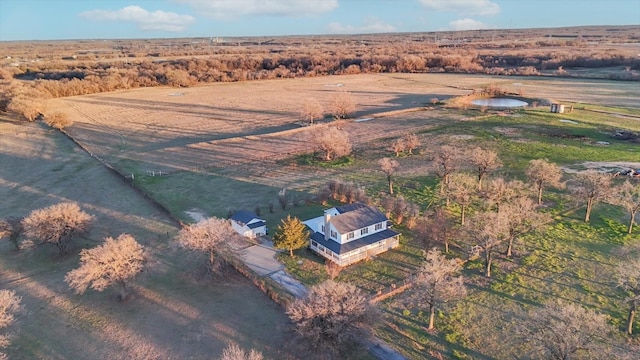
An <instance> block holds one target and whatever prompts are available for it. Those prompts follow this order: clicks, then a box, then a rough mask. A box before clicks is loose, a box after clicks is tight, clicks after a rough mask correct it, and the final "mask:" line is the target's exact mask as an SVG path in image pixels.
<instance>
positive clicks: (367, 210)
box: [329, 204, 388, 234]
mask: <svg viewBox="0 0 640 360" xmlns="http://www.w3.org/2000/svg"><path fill="white" fill-rule="evenodd" d="M350 205H354V204H350ZM336 209H337V208H336ZM387 220H388V219H387V217H386V216H384V214H383V213H382V212H380V210H378V209H377V208H376V207H374V206H365V205H362V206H361V207H359V208H356V209H355V210H351V211H348V212H345V213H342V214H338V215H336V216H333V217H331V219H330V220H329V222H330V223H331V224H332V225H333V226H334V227H335V228H336V230H338V231H339V232H340V234H346V233H348V232H351V231H355V230H358V229H362V228H364V227H367V226H370V225H373V224H377V223H381V222H385V221H387Z"/></svg>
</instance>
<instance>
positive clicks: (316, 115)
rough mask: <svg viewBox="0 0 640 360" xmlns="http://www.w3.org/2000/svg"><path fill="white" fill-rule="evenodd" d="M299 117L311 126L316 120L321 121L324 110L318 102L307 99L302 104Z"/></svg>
mask: <svg viewBox="0 0 640 360" xmlns="http://www.w3.org/2000/svg"><path fill="white" fill-rule="evenodd" d="M301 115H302V118H304V119H305V120H307V121H308V122H309V125H313V124H314V122H315V121H316V120H319V119H322V117H323V116H324V109H323V108H322V105H320V103H319V102H318V100H315V99H309V100H307V101H305V102H304V103H303V104H302V110H301Z"/></svg>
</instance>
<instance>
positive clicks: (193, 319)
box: [0, 118, 309, 359]
mask: <svg viewBox="0 0 640 360" xmlns="http://www.w3.org/2000/svg"><path fill="white" fill-rule="evenodd" d="M0 149H2V151H0V164H1V166H2V168H3V169H7V171H3V172H2V176H1V177H0V198H2V206H0V217H7V216H24V215H26V214H27V213H28V212H29V211H30V210H32V209H34V208H39V207H43V206H46V205H50V204H52V203H57V202H59V201H75V202H78V203H79V204H80V206H81V207H82V208H83V209H84V210H86V211H87V212H89V213H91V214H94V215H96V221H95V226H93V228H92V229H91V231H90V232H89V233H88V234H87V235H86V236H85V237H82V238H79V239H77V240H78V241H76V242H75V244H76V246H75V250H74V251H72V255H68V256H65V257H58V256H57V255H56V251H55V250H54V249H52V248H48V247H38V248H35V249H31V250H24V251H22V252H20V253H16V252H15V250H14V249H13V248H12V246H11V244H10V243H9V242H8V241H2V242H0V288H6V289H12V290H15V291H16V292H17V294H18V295H19V296H21V297H22V299H23V304H24V308H25V310H24V311H23V312H22V313H21V314H20V315H19V316H18V320H17V322H16V324H15V326H13V327H12V330H14V331H15V337H14V339H13V344H12V345H11V346H10V347H9V348H8V349H7V353H8V354H9V356H10V358H11V359H70V358H74V359H131V358H135V359H185V358H189V359H210V358H212V357H216V356H218V355H219V354H220V353H221V352H222V349H224V347H226V345H227V342H228V341H234V342H236V343H239V344H240V345H241V346H242V347H244V348H251V347H254V348H257V349H259V350H260V351H262V352H263V353H264V354H265V356H267V357H269V358H274V359H275V358H284V359H295V358H298V353H299V352H300V351H302V353H304V349H301V348H300V347H299V345H298V344H295V343H293V342H292V340H291V339H293V338H294V336H293V329H292V327H291V324H290V322H289V320H288V319H287V317H286V315H285V314H284V312H283V310H282V309H281V308H280V307H279V306H278V305H275V304H274V303H273V302H272V301H271V300H270V299H269V298H268V297H267V296H266V295H264V294H262V293H261V292H260V291H259V290H258V289H256V288H255V287H254V286H253V285H252V284H250V283H249V282H248V281H247V280H246V279H245V278H244V277H243V276H241V275H239V274H237V273H236V272H235V271H230V270H229V271H228V272H227V273H226V274H225V276H220V277H216V278H211V277H210V276H206V275H205V274H206V272H204V271H201V270H200V267H199V266H198V264H199V263H194V262H193V259H191V258H190V257H187V258H185V256H184V254H185V253H184V251H183V250H181V249H178V248H177V246H176V245H175V243H174V242H173V241H172V239H173V236H174V235H175V233H176V232H177V228H176V226H175V225H174V224H173V223H172V222H171V221H170V219H168V218H167V217H166V216H165V214H163V213H162V212H161V211H158V210H157V209H156V208H154V207H153V206H151V205H149V203H148V202H146V201H145V200H144V199H143V198H142V197H140V196H139V195H138V194H137V193H135V192H134V191H133V190H132V189H130V188H129V187H128V186H126V185H124V184H123V183H122V182H121V181H120V180H119V179H117V178H116V177H115V176H113V175H112V174H110V173H109V172H108V171H107V170H106V169H104V168H103V167H102V166H101V165H100V164H99V163H98V162H96V161H95V160H94V159H92V158H90V157H89V156H87V155H86V154H85V153H84V152H83V151H81V150H79V149H77V148H76V147H75V146H74V145H73V144H72V143H71V142H70V141H69V140H68V139H66V138H64V137H63V136H62V135H61V134H60V133H58V132H57V131H53V130H49V129H46V128H45V127H44V125H42V124H39V123H28V124H25V123H19V122H13V121H11V120H7V119H4V118H1V119H0ZM9 169H10V170H9ZM123 232H127V233H130V234H132V235H133V236H135V237H136V239H137V240H138V241H139V242H140V243H141V244H143V245H144V246H146V247H147V249H149V251H150V255H151V259H150V261H149V263H148V264H147V269H146V270H145V271H144V272H143V273H142V274H140V275H139V276H138V278H137V281H136V282H135V285H133V288H132V290H133V293H132V298H131V299H130V300H128V301H127V302H124V303H119V302H118V301H117V289H108V290H106V291H105V292H103V293H96V292H87V293H85V294H84V295H83V296H79V295H75V294H74V293H73V291H72V290H71V289H69V287H68V286H67V284H66V283H65V282H64V276H65V274H66V273H67V272H68V271H69V270H71V269H73V268H75V267H77V266H78V257H77V251H78V248H80V247H92V246H95V245H96V244H98V243H99V242H101V241H102V239H103V238H104V237H105V236H117V235H118V234H120V233H123ZM198 260H201V259H198ZM308 355H309V354H305V356H308Z"/></svg>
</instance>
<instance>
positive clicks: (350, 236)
mask: <svg viewBox="0 0 640 360" xmlns="http://www.w3.org/2000/svg"><path fill="white" fill-rule="evenodd" d="M354 236H355V235H354V234H353V231H352V232H350V233H348V234H347V240H351V239H353V237H354Z"/></svg>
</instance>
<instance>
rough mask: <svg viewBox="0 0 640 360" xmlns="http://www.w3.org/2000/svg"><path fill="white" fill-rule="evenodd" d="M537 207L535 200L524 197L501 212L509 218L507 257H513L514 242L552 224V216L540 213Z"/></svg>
mask: <svg viewBox="0 0 640 360" xmlns="http://www.w3.org/2000/svg"><path fill="white" fill-rule="evenodd" d="M537 207H538V206H537V205H536V204H535V203H534V201H533V200H531V199H530V198H528V197H522V196H521V197H518V198H516V199H514V200H513V201H511V202H509V203H507V204H505V205H504V206H503V208H502V210H501V212H502V213H503V215H504V216H505V217H506V218H507V219H506V221H507V244H508V245H507V252H506V256H511V255H512V249H513V242H514V240H516V239H517V238H518V237H520V236H522V235H525V234H528V233H531V232H533V231H536V230H539V229H540V228H542V227H543V226H544V225H546V224H548V223H550V222H551V216H550V215H549V214H546V213H541V212H538V211H537Z"/></svg>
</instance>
